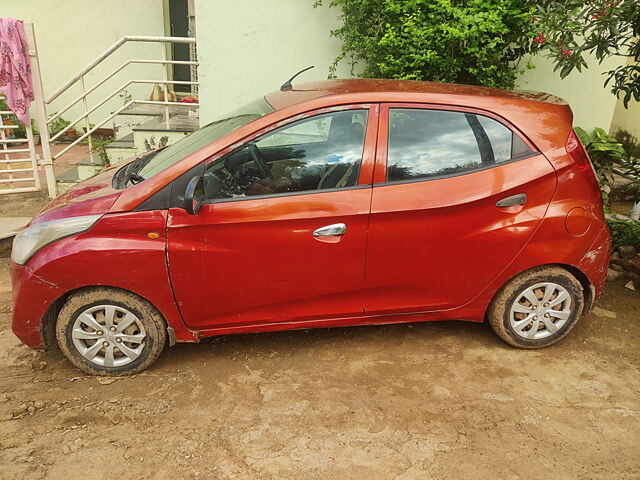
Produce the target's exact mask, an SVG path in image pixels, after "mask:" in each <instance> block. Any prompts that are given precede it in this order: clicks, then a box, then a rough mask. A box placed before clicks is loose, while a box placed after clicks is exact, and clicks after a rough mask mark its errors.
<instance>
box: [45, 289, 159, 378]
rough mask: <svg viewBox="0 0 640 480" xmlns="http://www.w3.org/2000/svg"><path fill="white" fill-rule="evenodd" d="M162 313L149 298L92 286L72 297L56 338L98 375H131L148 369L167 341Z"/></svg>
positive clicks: (60, 317) (81, 364) (71, 355)
mask: <svg viewBox="0 0 640 480" xmlns="http://www.w3.org/2000/svg"><path fill="white" fill-rule="evenodd" d="M166 335H167V334H166V326H165V322H164V319H163V318H162V315H161V314H160V313H159V312H158V311H157V310H156V309H155V308H154V307H153V305H151V304H150V303H149V302H147V301H146V300H144V299H142V298H140V297H138V296H137V295H135V294H133V293H131V292H127V291H124V290H118V289H115V288H90V289H87V290H83V291H81V292H78V293H76V294H74V295H72V296H71V297H69V299H68V300H67V302H66V303H65V305H64V306H63V307H62V309H61V310H60V314H59V315H58V321H57V323H56V338H57V340H58V345H60V349H61V350H62V352H63V353H64V355H65V356H66V357H67V359H69V361H70V362H71V363H73V364H74V365H75V366H76V367H78V368H79V369H80V370H82V371H83V372H85V373H89V374H93V375H113V376H115V375H130V374H133V373H137V372H139V371H141V370H144V369H146V368H147V367H149V365H151V364H152V363H153V362H154V361H155V360H156V358H158V356H159V355H160V353H161V352H162V349H163V348H164V344H165V342H166Z"/></svg>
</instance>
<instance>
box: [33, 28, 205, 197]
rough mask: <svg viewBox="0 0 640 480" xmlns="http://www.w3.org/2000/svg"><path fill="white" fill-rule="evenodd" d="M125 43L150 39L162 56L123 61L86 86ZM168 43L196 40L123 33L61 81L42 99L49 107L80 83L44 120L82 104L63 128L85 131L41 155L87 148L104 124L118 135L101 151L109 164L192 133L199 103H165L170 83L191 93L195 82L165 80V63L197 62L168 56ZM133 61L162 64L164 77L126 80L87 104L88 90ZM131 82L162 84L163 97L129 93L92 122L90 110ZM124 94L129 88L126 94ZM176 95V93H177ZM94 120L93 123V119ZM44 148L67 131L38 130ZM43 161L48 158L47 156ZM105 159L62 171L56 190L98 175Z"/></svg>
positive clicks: (55, 156) (92, 158) (86, 161)
mask: <svg viewBox="0 0 640 480" xmlns="http://www.w3.org/2000/svg"><path fill="white" fill-rule="evenodd" d="M127 42H152V43H157V44H159V45H160V47H161V49H160V52H159V53H160V57H161V58H160V59H157V60H156V59H138V60H136V59H131V60H127V61H125V62H124V63H123V64H122V65H120V66H119V67H118V68H116V69H115V70H113V71H112V72H111V73H110V74H109V75H107V76H106V77H104V78H103V79H102V80H100V81H98V82H97V83H95V84H94V85H92V86H90V87H88V86H87V85H86V84H85V79H86V76H87V74H88V73H89V72H90V71H92V70H93V69H94V68H95V67H96V66H97V65H99V64H100V63H101V62H102V61H104V60H105V59H106V58H107V57H109V56H110V55H111V54H112V53H113V52H115V51H116V50H118V49H119V48H120V47H122V45H124V44H125V43H127ZM172 43H186V44H195V38H192V37H148V36H127V37H122V38H121V39H120V40H118V41H117V42H116V43H114V44H113V45H112V46H111V47H109V48H108V49H107V50H105V51H104V52H103V53H102V54H101V55H99V56H98V57H97V58H96V59H94V60H93V61H92V62H91V63H89V64H88V65H87V66H86V67H85V68H84V69H83V70H81V71H80V72H79V73H78V74H76V75H75V76H74V77H73V78H71V79H70V80H69V81H68V82H67V83H65V84H64V85H62V86H61V87H60V88H59V89H58V90H56V91H55V92H54V93H53V94H52V95H51V96H49V97H48V98H47V99H45V101H44V103H45V105H47V106H49V107H50V105H51V102H53V101H54V100H55V99H56V98H58V97H59V96H60V95H61V94H63V93H64V92H66V91H67V90H68V89H69V88H70V87H72V86H74V85H79V86H80V89H81V94H80V95H79V96H78V97H76V98H75V99H74V100H73V101H72V102H71V103H69V104H68V105H66V106H65V107H64V108H62V109H59V110H58V111H57V113H55V114H52V115H51V116H50V117H49V118H48V119H47V120H46V124H47V125H50V124H51V123H52V122H53V121H55V120H56V119H57V118H60V117H61V116H62V114H64V113H65V112H67V111H68V110H69V109H70V108H71V107H73V106H75V105H77V104H78V103H81V106H82V110H83V113H82V114H81V115H80V116H79V117H77V118H75V119H74V120H72V121H71V123H70V125H69V126H68V127H67V129H69V128H71V127H76V126H77V127H76V130H78V131H81V130H82V129H84V131H85V132H86V133H84V134H81V135H80V136H79V137H78V138H77V139H75V140H74V141H73V142H71V143H70V144H69V145H67V146H65V147H64V148H62V149H61V150H60V151H58V152H57V153H55V154H53V155H52V154H51V153H50V152H49V150H50V149H48V148H43V155H44V156H45V157H47V156H50V159H51V160H53V161H54V162H55V160H57V159H58V158H60V157H61V156H63V155H65V154H66V153H67V152H68V151H69V150H70V149H71V148H72V147H74V146H76V145H78V144H80V143H83V144H88V147H89V150H90V151H91V150H92V149H91V146H92V145H94V141H95V138H96V131H97V130H98V129H99V128H101V127H103V126H106V127H111V126H114V127H115V128H114V130H116V131H118V132H119V133H120V134H119V135H117V137H116V138H115V140H114V141H113V142H111V143H110V144H108V145H106V146H105V150H106V153H107V156H108V159H109V163H110V164H111V165H114V164H118V163H121V162H124V161H126V160H128V159H130V158H132V157H135V156H137V155H139V154H141V153H144V152H147V151H149V150H154V149H156V148H159V147H161V146H163V145H167V144H171V143H174V142H176V141H178V140H180V139H181V138H183V137H184V136H186V135H188V134H189V133H191V132H192V131H194V130H196V129H197V128H198V124H199V119H198V111H199V104H198V103H184V102H180V101H167V100H166V99H168V98H170V90H171V89H170V86H174V85H188V86H190V88H191V90H192V91H193V92H195V91H197V87H198V82H197V81H177V80H169V78H168V76H169V75H168V72H167V66H169V65H189V66H190V67H191V68H192V69H193V68H195V67H196V66H197V61H196V60H195V59H193V61H178V60H168V59H167V58H166V53H167V49H166V48H165V46H166V45H167V44H172ZM131 64H152V65H162V66H163V67H164V68H162V72H163V78H160V79H143V80H138V79H132V80H129V81H127V82H126V83H125V84H124V85H122V86H120V87H118V88H116V89H115V90H113V91H112V92H111V93H110V94H108V95H107V96H105V97H104V98H102V99H101V100H100V101H97V102H94V104H93V105H90V104H89V94H91V93H92V92H94V91H95V90H96V89H97V88H98V87H100V86H102V85H104V84H105V83H107V82H108V81H109V80H111V79H112V78H113V77H114V75H115V74H117V73H119V72H120V71H122V70H124V69H125V68H126V67H127V66H128V65H131ZM132 84H148V85H149V86H150V90H151V86H153V85H160V87H161V91H162V93H161V95H160V98H161V99H160V100H146V99H135V98H132V97H131V96H127V99H126V100H125V103H124V105H122V106H121V107H119V108H117V109H116V110H114V111H112V112H111V114H110V115H108V116H107V117H106V118H104V119H102V120H100V121H97V122H95V119H94V118H91V114H92V113H93V115H94V116H95V110H97V109H98V108H99V107H101V106H102V105H104V104H105V103H107V102H108V101H109V100H111V99H113V98H114V97H116V96H121V97H122V94H123V93H125V92H127V87H128V86H130V85H132ZM127 95H128V92H127ZM178 95H180V94H178ZM183 95H185V96H186V95H189V94H183ZM43 116H44V115H43ZM93 122H95V124H94V123H93ZM40 130H41V134H42V142H43V146H44V145H47V146H50V145H51V143H52V142H54V141H56V140H58V139H60V138H61V137H62V136H63V135H64V133H65V131H66V130H65V131H61V132H59V133H56V134H55V135H51V136H50V135H49V133H48V131H47V129H46V128H44V129H43V128H41V129H40ZM45 160H46V158H45ZM102 164H103V162H102V160H101V159H100V158H99V155H98V154H97V153H96V152H91V153H90V155H89V158H86V159H84V160H82V161H80V162H79V163H77V164H76V165H74V166H73V167H71V168H69V169H68V170H66V171H64V172H63V173H61V174H60V175H58V176H57V177H56V184H57V193H61V192H62V191H64V190H66V189H68V188H70V187H72V186H73V185H75V184H76V183H78V182H80V181H82V180H84V179H86V178H89V177H91V176H93V175H95V174H96V173H98V172H99V171H100V170H102V168H103V165H102Z"/></svg>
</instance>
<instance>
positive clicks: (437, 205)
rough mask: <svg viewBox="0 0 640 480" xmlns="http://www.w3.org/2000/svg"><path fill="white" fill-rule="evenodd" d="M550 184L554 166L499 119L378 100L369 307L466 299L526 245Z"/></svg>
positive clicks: (372, 310) (447, 305)
mask: <svg viewBox="0 0 640 480" xmlns="http://www.w3.org/2000/svg"><path fill="white" fill-rule="evenodd" d="M555 186H556V175H555V171H554V169H553V168H552V166H551V164H550V163H549V162H548V161H547V160H546V158H545V157H544V156H543V155H541V154H540V153H538V152H537V151H536V150H535V147H534V146H533V145H531V144H530V143H529V142H528V141H527V140H526V139H525V137H524V136H523V135H522V134H521V133H520V132H518V131H517V130H516V129H515V128H514V127H513V126H512V125H510V124H508V123H507V122H506V121H505V120H503V119H501V118H499V117H496V116H494V115H492V114H490V113H488V112H483V111H476V110H473V109H464V108H454V107H450V108H447V107H443V106H427V105H423V104H393V105H392V104H386V105H384V106H382V108H381V119H380V126H379V134H378V154H377V161H376V170H375V176H374V189H373V197H372V207H371V220H370V226H369V238H368V247H367V267H366V294H365V310H366V313H367V314H383V313H409V312H428V311H435V310H444V309H452V308H456V307H459V306H461V305H464V304H465V303H467V302H469V301H470V300H471V299H473V298H474V297H475V296H476V295H477V294H478V293H479V292H480V291H481V290H482V289H483V288H484V287H485V286H486V285H487V284H488V283H489V282H491V280H493V279H494V278H495V277H496V276H497V275H498V274H499V273H500V272H501V271H502V270H503V269H504V268H505V267H506V266H507V265H508V264H509V262H511V260H512V259H513V258H514V257H515V256H516V255H517V254H518V252H519V251H520V250H521V249H522V248H523V246H524V245H525V244H526V242H527V241H528V239H529V238H530V237H531V235H532V234H533V232H534V231H535V229H536V227H537V226H538V225H539V223H540V221H541V220H542V218H543V217H544V215H545V212H546V210H547V207H548V205H549V202H550V201H551V198H552V195H553V193H554V190H555ZM550 248H552V246H550Z"/></svg>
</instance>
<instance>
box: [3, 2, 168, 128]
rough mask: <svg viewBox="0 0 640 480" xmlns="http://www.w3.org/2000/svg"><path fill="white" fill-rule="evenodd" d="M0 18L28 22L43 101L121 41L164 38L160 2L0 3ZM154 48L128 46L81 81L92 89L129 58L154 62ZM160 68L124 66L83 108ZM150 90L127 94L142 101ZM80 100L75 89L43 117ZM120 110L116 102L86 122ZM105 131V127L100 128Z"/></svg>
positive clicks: (72, 115)
mask: <svg viewBox="0 0 640 480" xmlns="http://www.w3.org/2000/svg"><path fill="white" fill-rule="evenodd" d="M0 15H1V16H3V17H13V18H17V19H20V20H24V21H25V22H32V23H33V24H34V27H35V33H36V41H37V44H38V50H39V55H40V67H41V70H42V76H43V78H42V81H43V87H44V91H45V95H46V96H48V95H50V94H51V93H53V92H54V91H55V90H57V89H58V87H60V86H61V85H62V84H63V83H65V82H66V81H67V80H69V79H70V78H71V77H72V76H73V75H75V74H76V73H77V72H78V71H80V70H81V69H82V68H83V67H84V66H85V65H87V64H88V63H89V62H90V61H92V60H93V59H94V58H95V57H97V56H98V55H99V54H100V53H102V52H103V51H104V50H105V49H106V48H108V47H109V46H110V45H111V44H113V43H114V42H115V41H117V40H118V39H119V38H120V37H122V36H125V35H164V20H163V8H162V0H102V1H97V0H0ZM160 52H161V46H160V44H128V45H126V44H125V46H123V47H121V50H119V51H117V52H116V53H114V54H113V55H112V56H111V57H110V58H109V59H107V60H105V62H104V63H103V64H102V65H100V66H99V67H97V68H96V69H95V70H94V73H92V74H91V75H89V76H88V77H87V81H86V82H87V86H88V87H89V86H92V85H93V84H94V83H95V82H96V81H97V80H100V79H102V78H103V77H104V76H105V75H106V74H107V73H109V72H110V71H111V70H113V69H115V68H116V67H117V66H120V65H121V64H122V63H123V62H124V61H125V60H127V59H130V58H142V59H144V58H151V59H160V58H161V57H160V55H161V53H160ZM161 72H162V70H161V67H159V66H155V65H142V66H141V65H130V66H129V67H127V68H126V69H125V70H124V71H123V72H121V73H120V74H118V75H117V76H116V77H114V78H113V79H112V80H111V81H110V82H108V83H107V84H105V85H104V86H103V87H101V88H99V89H98V90H96V92H94V93H93V94H91V95H90V96H89V105H90V106H91V104H92V103H93V104H95V103H97V101H98V100H101V99H102V98H103V97H104V96H106V94H108V93H111V92H112V91H114V90H116V89H117V88H118V87H120V86H121V85H122V84H123V83H124V82H125V81H127V80H128V79H131V78H138V79H140V78H143V79H145V78H149V79H157V78H161ZM151 89H152V85H142V86H137V87H133V88H130V89H129V90H130V91H131V92H134V93H136V95H138V96H140V98H142V97H145V98H148V96H149V93H150V92H151ZM79 94H80V87H79V85H77V86H75V87H72V88H71V89H70V90H69V93H67V94H66V95H63V96H62V97H60V98H59V99H58V100H56V101H55V102H54V103H53V105H52V106H51V107H49V108H48V111H49V113H51V112H54V111H56V110H58V109H60V108H61V107H63V106H65V105H67V103H69V102H70V101H71V100H72V99H73V97H74V96H77V95H79ZM121 105H122V101H121V99H120V98H118V97H116V98H115V99H114V100H113V101H111V102H110V103H108V104H106V105H105V106H103V107H101V108H100V109H98V110H97V112H96V114H94V115H92V117H91V121H92V122H94V123H95V122H96V121H99V120H101V119H103V118H104V117H106V116H108V115H109V113H110V112H112V111H113V110H114V109H115V108H117V107H119V106H121ZM80 113H81V109H80V108H79V107H75V108H74V109H72V110H71V111H70V113H66V114H64V115H63V117H64V118H65V119H67V120H72V119H74V118H76V117H77V116H78V115H80ZM105 126H109V125H105Z"/></svg>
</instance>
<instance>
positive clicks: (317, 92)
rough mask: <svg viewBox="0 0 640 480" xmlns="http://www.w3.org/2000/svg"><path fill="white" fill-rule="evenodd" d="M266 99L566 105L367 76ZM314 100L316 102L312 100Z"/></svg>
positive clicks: (279, 105)
mask: <svg viewBox="0 0 640 480" xmlns="http://www.w3.org/2000/svg"><path fill="white" fill-rule="evenodd" d="M265 98H266V100H267V101H268V102H269V103H270V104H271V105H272V106H273V108H275V109H276V110H280V109H283V108H287V107H292V106H294V105H298V104H302V103H306V102H309V101H311V100H319V99H322V100H324V102H322V103H326V105H330V104H332V103H333V104H336V105H337V104H340V103H345V102H363V103H364V102H389V101H391V102H394V101H401V102H426V103H451V104H455V105H468V106H476V105H477V103H482V104H485V105H488V104H490V103H491V102H492V101H493V102H496V103H497V104H505V103H511V104H518V103H529V102H538V103H546V104H552V105H567V102H566V101H564V100H563V99H561V98H559V97H556V96H554V95H550V94H548V93H542V92H533V91H526V90H502V89H498V88H489V87H478V86H473V85H460V84H453V83H440V82H420V81H415V80H388V79H371V78H367V79H364V78H352V79H334V80H323V81H318V82H308V83H301V84H294V85H293V87H292V88H291V89H290V90H285V91H275V92H272V93H269V94H268V95H266V96H265ZM314 103H317V102H314Z"/></svg>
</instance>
